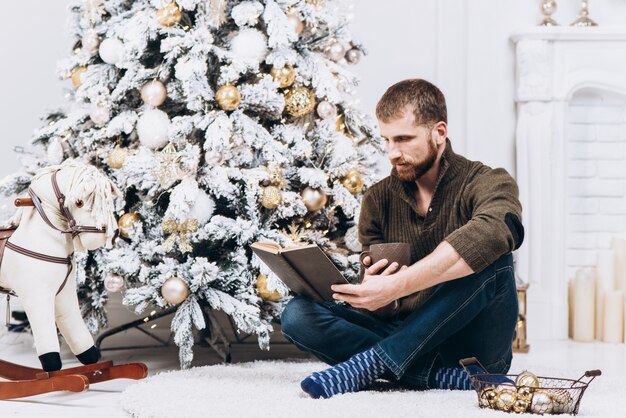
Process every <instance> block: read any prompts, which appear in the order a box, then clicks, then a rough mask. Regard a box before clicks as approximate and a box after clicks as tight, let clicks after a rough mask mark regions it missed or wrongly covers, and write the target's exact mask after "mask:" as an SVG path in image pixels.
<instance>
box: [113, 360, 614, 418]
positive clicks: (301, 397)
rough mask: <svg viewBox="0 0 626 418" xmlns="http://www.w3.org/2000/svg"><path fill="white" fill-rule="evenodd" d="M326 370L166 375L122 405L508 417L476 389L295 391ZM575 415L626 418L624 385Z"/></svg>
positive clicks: (280, 413) (175, 413) (262, 413)
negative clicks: (317, 396)
mask: <svg viewBox="0 0 626 418" xmlns="http://www.w3.org/2000/svg"><path fill="white" fill-rule="evenodd" d="M523 363H524V362H523V361H522V362H520V361H516V362H514V368H513V369H512V370H511V372H515V373H517V372H520V371H521V370H522V368H527V367H526V365H525V364H523ZM516 366H517V368H516ZM325 367H327V366H325V365H324V364H322V363H317V362H289V361H258V362H254V363H241V364H235V365H216V366H205V367H198V368H194V369H190V370H186V371H174V372H166V373H161V374H159V375H156V376H153V377H151V378H149V379H147V380H145V381H142V382H139V383H137V384H135V385H132V386H130V387H129V388H127V389H126V391H125V392H124V393H123V394H122V407H123V408H124V410H125V411H126V412H128V413H130V414H131V415H132V416H134V417H137V418H160V417H163V418H165V417H167V418H172V417H176V418H178V417H181V418H183V417H190V418H191V417H202V418H210V417H255V418H257V417H258V418H262V417H271V418H280V417H289V418H294V417H341V418H352V417H357V418H363V417H380V416H386V417H393V418H399V417H411V418H418V417H437V418H446V417H451V418H452V417H453V418H472V417H498V416H499V417H505V416H506V415H503V414H504V413H503V412H499V411H490V410H486V409H480V408H479V407H478V405H477V397H476V395H475V393H474V392H473V391H467V392H464V391H442V390H431V391H426V392H417V391H410V390H399V389H397V388H394V389H391V390H386V389H387V388H386V387H385V385H382V387H380V388H378V390H376V391H365V392H359V393H352V394H347V395H341V396H336V397H333V398H331V399H321V400H314V399H310V398H309V397H308V396H307V395H306V394H304V393H303V392H302V391H301V390H300V385H299V382H300V381H301V380H302V379H303V378H304V377H306V376H307V375H308V374H309V373H311V372H313V371H317V370H321V369H324V368H325ZM531 370H534V371H536V372H537V374H540V375H544V376H546V375H548V376H556V377H567V378H575V379H577V378H578V377H580V375H581V374H582V373H581V371H580V370H576V371H565V372H564V371H558V370H554V369H550V367H549V365H548V366H547V367H546V366H545V365H544V366H542V367H541V369H540V370H538V369H536V368H534V369H532V368H531ZM539 372H540V373H539ZM510 416H517V415H515V414H514V415H510ZM520 416H536V415H530V414H521V415H520ZM579 416H580V417H602V418H604V417H624V416H626V385H625V384H624V379H619V380H618V379H617V378H616V377H611V378H609V377H606V376H601V377H599V378H597V379H596V380H595V381H594V382H592V384H591V385H590V386H589V389H588V390H587V392H585V395H584V396H583V399H582V402H581V406H580V410H579Z"/></svg>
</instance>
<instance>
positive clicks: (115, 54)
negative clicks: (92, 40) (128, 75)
mask: <svg viewBox="0 0 626 418" xmlns="http://www.w3.org/2000/svg"><path fill="white" fill-rule="evenodd" d="M99 51H100V58H102V61H104V62H106V63H107V64H112V65H115V64H116V63H118V62H119V61H120V60H121V59H122V54H123V53H124V44H123V43H122V41H120V40H119V39H117V38H107V39H105V40H104V41H102V43H101V44H100V49H99Z"/></svg>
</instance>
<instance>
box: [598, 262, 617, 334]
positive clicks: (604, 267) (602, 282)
mask: <svg viewBox="0 0 626 418" xmlns="http://www.w3.org/2000/svg"><path fill="white" fill-rule="evenodd" d="M596 279H597V282H596V340H602V328H603V326H604V302H603V295H604V292H607V291H609V290H613V289H614V288H615V251H613V250H600V251H598V263H597V264H596Z"/></svg>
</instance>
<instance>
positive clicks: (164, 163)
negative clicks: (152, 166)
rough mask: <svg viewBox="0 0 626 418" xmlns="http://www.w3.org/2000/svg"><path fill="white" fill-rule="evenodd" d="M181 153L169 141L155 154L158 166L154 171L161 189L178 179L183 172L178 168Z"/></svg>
mask: <svg viewBox="0 0 626 418" xmlns="http://www.w3.org/2000/svg"><path fill="white" fill-rule="evenodd" d="M181 158H182V153H180V152H178V151H177V150H176V147H175V146H174V144H172V143H171V142H170V143H169V144H167V145H166V146H165V147H164V148H163V149H162V150H161V152H160V153H159V155H158V156H157V161H158V162H159V168H158V170H156V171H155V172H154V174H155V175H156V177H157V178H158V179H159V184H160V185H161V187H162V188H163V189H167V188H168V187H170V186H171V185H172V184H174V183H175V182H176V181H178V180H180V179H181V178H182V176H183V173H182V171H181V169H180V160H181Z"/></svg>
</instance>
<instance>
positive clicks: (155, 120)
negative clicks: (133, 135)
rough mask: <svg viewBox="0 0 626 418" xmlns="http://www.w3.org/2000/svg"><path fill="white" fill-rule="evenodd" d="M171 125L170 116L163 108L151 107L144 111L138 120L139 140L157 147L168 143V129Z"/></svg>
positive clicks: (144, 144) (147, 145) (151, 147)
mask: <svg viewBox="0 0 626 418" xmlns="http://www.w3.org/2000/svg"><path fill="white" fill-rule="evenodd" d="M169 127H170V118H169V117H168V116H167V113H165V112H164V111H162V110H159V109H149V110H146V111H145V112H143V114H142V115H141V116H140V117H139V120H138V121H137V126H136V129H137V136H139V142H141V144H142V145H143V146H145V147H147V148H150V149H157V148H161V147H164V146H165V144H167V141H168V139H167V131H168V129H169Z"/></svg>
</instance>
